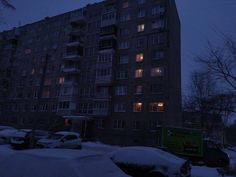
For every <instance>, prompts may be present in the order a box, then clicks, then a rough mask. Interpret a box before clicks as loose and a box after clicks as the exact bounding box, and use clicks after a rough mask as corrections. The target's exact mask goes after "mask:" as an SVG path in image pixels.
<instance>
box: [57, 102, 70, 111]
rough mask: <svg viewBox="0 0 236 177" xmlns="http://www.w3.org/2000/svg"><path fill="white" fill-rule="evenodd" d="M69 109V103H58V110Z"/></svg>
mask: <svg viewBox="0 0 236 177" xmlns="http://www.w3.org/2000/svg"><path fill="white" fill-rule="evenodd" d="M69 107H70V102H69V101H62V102H59V109H68V108H69Z"/></svg>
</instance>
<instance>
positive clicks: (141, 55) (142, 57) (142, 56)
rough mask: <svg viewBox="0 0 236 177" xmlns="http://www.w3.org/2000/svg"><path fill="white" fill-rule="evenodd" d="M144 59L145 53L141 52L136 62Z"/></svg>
mask: <svg viewBox="0 0 236 177" xmlns="http://www.w3.org/2000/svg"><path fill="white" fill-rule="evenodd" d="M143 59H144V55H143V53H139V54H137V55H136V62H142V61H143Z"/></svg>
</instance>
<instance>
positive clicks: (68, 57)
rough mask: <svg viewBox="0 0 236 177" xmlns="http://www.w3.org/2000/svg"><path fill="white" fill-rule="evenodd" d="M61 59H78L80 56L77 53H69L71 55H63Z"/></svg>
mask: <svg viewBox="0 0 236 177" xmlns="http://www.w3.org/2000/svg"><path fill="white" fill-rule="evenodd" d="M63 59H64V60H66V61H79V60H80V59H81V56H80V55H78V54H71V55H65V56H64V57H63Z"/></svg>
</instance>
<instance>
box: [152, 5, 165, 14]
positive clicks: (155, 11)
mask: <svg viewBox="0 0 236 177" xmlns="http://www.w3.org/2000/svg"><path fill="white" fill-rule="evenodd" d="M163 13H165V7H164V5H161V4H160V5H156V6H154V7H153V8H152V15H162V14H163Z"/></svg>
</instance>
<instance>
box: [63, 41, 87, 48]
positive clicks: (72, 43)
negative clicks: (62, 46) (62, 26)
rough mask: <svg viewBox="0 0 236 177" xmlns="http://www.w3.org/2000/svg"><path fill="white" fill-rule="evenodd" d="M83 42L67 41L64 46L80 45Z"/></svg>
mask: <svg viewBox="0 0 236 177" xmlns="http://www.w3.org/2000/svg"><path fill="white" fill-rule="evenodd" d="M82 45H83V42H82V41H71V42H70V41H69V42H68V43H67V44H66V46H67V47H74V46H82Z"/></svg>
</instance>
